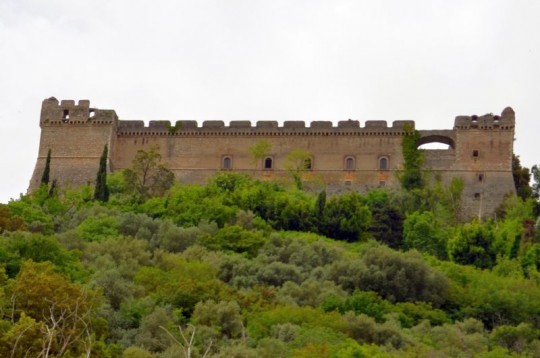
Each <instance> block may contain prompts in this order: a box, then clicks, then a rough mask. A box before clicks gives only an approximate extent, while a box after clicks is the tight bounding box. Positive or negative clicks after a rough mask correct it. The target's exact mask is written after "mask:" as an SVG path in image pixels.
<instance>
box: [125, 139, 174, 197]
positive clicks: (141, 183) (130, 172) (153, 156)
mask: <svg viewBox="0 0 540 358" xmlns="http://www.w3.org/2000/svg"><path fill="white" fill-rule="evenodd" d="M124 180H125V182H126V187H127V188H128V189H130V190H131V191H132V192H133V193H135V194H137V195H138V196H139V197H140V198H141V199H145V198H148V197H149V196H160V195H163V194H164V193H165V192H166V191H167V190H168V189H169V188H170V187H171V186H172V184H173V182H174V174H173V172H171V171H170V170H169V169H167V167H166V166H165V165H164V164H163V163H161V154H159V147H157V146H155V147H152V148H150V149H149V150H148V151H145V150H142V149H140V150H138V151H137V154H136V155H135V158H134V159H133V162H132V165H131V168H129V169H125V170H124Z"/></svg>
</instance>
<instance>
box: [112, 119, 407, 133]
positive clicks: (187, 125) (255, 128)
mask: <svg viewBox="0 0 540 358" xmlns="http://www.w3.org/2000/svg"><path fill="white" fill-rule="evenodd" d="M406 126H407V129H411V128H414V121H404V120H400V121H394V122H393V123H392V126H391V127H389V126H388V124H387V122H386V121H366V122H365V125H364V126H363V127H361V126H360V121H353V120H348V121H339V122H338V124H337V126H334V125H333V123H332V122H330V121H313V122H311V123H309V126H308V125H306V122H304V121H285V122H283V125H282V126H280V125H279V123H278V122H277V121H258V122H256V123H255V125H253V124H252V122H250V121H231V122H230V123H229V125H225V122H223V121H204V122H202V125H201V126H199V125H198V123H197V121H193V120H189V121H186V120H184V121H176V122H175V123H174V125H173V124H172V123H171V122H170V121H150V122H149V124H148V126H145V124H144V121H124V120H120V121H119V122H118V135H123V136H125V135H127V136H133V135H135V136H136V135H143V134H144V135H160V136H161V135H176V136H181V135H194V134H197V133H201V134H209V133H212V134H219V135H239V134H241V135H249V134H252V135H258V134H263V135H264V134H275V135H279V134H288V133H298V134H302V135H308V134H312V135H320V134H325V133H326V134H332V133H334V134H343V133H349V134H358V135H362V134H366V135H374V134H378V135H403V134H404V133H405V128H406Z"/></svg>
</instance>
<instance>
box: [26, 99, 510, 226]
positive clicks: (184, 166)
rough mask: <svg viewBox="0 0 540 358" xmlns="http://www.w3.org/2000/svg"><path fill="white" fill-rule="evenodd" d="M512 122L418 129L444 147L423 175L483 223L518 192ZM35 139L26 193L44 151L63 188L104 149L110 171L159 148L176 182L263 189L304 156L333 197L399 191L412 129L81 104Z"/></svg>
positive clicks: (45, 112) (475, 119) (35, 182)
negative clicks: (244, 180)
mask: <svg viewBox="0 0 540 358" xmlns="http://www.w3.org/2000/svg"><path fill="white" fill-rule="evenodd" d="M514 125H515V116H514V111H513V110H512V109H511V108H506V109H505V110H504V111H503V112H502V114H501V115H500V116H497V115H492V114H487V115H484V116H458V117H456V119H455V122H454V128H453V129H447V130H419V132H420V134H421V138H420V140H419V141H418V146H421V145H424V144H428V143H434V142H436V143H443V144H446V145H448V149H444V150H426V151H425V158H426V169H429V170H431V171H433V172H434V173H435V174H439V175H440V177H441V178H442V179H443V181H446V182H448V181H450V180H451V179H452V178H454V177H457V178H461V179H462V180H463V182H464V192H463V198H462V211H463V215H464V216H467V217H471V216H477V215H479V216H482V217H484V216H488V215H491V214H492V213H493V211H494V209H495V208H496V207H497V206H498V205H499V204H500V203H501V201H502V200H503V197H504V196H505V195H506V194H507V193H509V192H510V193H513V192H515V189H514V184H513V178H512V151H513V149H512V148H513V139H514ZM40 126H41V139H40V148H39V154H38V159H37V163H36V166H35V169H34V174H33V176H32V179H31V182H30V187H29V190H33V189H35V188H36V187H38V186H39V181H40V178H41V174H42V172H43V169H44V163H45V158H46V155H47V151H48V150H49V149H51V153H52V158H51V178H54V179H57V180H58V181H59V183H61V184H64V185H77V184H84V183H93V182H94V180H95V176H96V172H97V168H98V164H99V157H100V155H101V153H102V151H103V147H104V146H105V145H108V146H109V158H108V165H109V170H111V171H112V170H121V169H124V168H127V167H129V166H130V165H131V162H132V160H133V158H134V156H135V154H136V153H137V151H138V150H140V149H144V150H148V149H150V148H159V151H160V154H161V155H162V158H163V159H164V160H165V162H166V163H167V165H168V167H169V168H170V169H171V170H172V171H173V172H174V173H175V176H176V178H177V179H178V180H180V181H182V182H189V183H204V182H206V181H207V180H208V179H209V178H210V177H211V176H212V175H214V174H215V173H216V172H218V171H222V170H232V171H237V172H243V173H247V174H249V175H251V176H253V177H256V178H260V179H263V180H276V181H281V182H286V181H288V180H290V175H289V172H288V168H289V167H290V165H289V164H288V160H287V155H288V154H289V153H291V152H292V151H294V150H297V149H302V150H304V152H306V153H309V158H308V160H309V168H308V169H307V170H305V171H304V173H303V178H302V179H303V180H304V182H305V183H306V186H307V187H310V186H312V187H316V188H321V187H325V188H326V189H327V190H328V191H329V192H341V191H348V190H356V191H360V192H365V191H367V190H369V189H371V188H376V187H381V186H385V187H389V188H397V187H399V182H398V179H397V174H398V173H399V172H400V171H401V169H402V168H403V153H402V146H401V143H402V140H403V136H405V135H407V134H408V133H410V131H412V130H414V126H415V124H414V122H413V121H409V120H406V121H403V120H401V121H393V122H392V124H391V126H389V125H388V123H387V122H386V121H366V122H364V125H363V126H362V125H361V123H360V121H357V120H346V121H339V122H338V123H337V125H334V124H333V123H332V122H330V121H315V122H311V123H309V124H306V123H305V122H303V121H286V122H284V123H283V125H281V126H280V125H279V124H278V122H277V121H259V122H256V123H254V124H253V123H251V122H250V121H231V122H230V123H229V125H225V123H224V122H223V121H204V122H203V123H202V125H200V126H199V124H198V123H197V122H196V121H193V120H183V121H176V122H174V123H172V122H170V121H150V122H149V124H148V126H145V124H144V122H143V121H133V120H119V119H118V117H117V115H116V113H115V112H114V111H113V110H100V109H96V108H92V107H90V102H89V101H87V100H81V101H79V102H78V103H77V104H76V103H75V101H61V102H59V101H58V100H56V99H55V98H49V99H46V100H44V101H43V105H42V110H41V117H40ZM263 140H264V141H267V142H268V143H270V144H271V149H270V150H269V152H268V153H267V155H265V156H264V157H262V158H259V159H258V160H257V161H255V162H254V161H253V158H252V157H251V155H250V148H252V147H253V146H254V145H256V144H257V143H259V142H261V141H263Z"/></svg>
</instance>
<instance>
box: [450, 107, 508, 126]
mask: <svg viewBox="0 0 540 358" xmlns="http://www.w3.org/2000/svg"><path fill="white" fill-rule="evenodd" d="M515 124H516V120H515V113H514V110H513V109H512V108H510V107H506V108H505V109H504V110H503V111H502V113H501V115H500V116H498V115H493V114H492V113H488V114H485V115H483V116H477V115H472V116H457V117H456V120H455V122H454V128H455V129H503V130H508V129H514V126H515Z"/></svg>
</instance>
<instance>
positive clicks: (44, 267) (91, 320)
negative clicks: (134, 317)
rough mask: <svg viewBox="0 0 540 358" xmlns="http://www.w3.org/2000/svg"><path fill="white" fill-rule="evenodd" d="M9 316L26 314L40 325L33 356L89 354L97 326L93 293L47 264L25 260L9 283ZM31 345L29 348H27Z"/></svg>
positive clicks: (19, 317) (15, 316) (16, 317)
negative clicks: (38, 347)
mask: <svg viewBox="0 0 540 358" xmlns="http://www.w3.org/2000/svg"><path fill="white" fill-rule="evenodd" d="M10 291H11V292H10V294H11V297H13V300H14V301H13V303H12V312H11V317H12V319H13V320H16V321H19V320H23V319H24V317H25V316H27V317H29V318H31V319H33V320H35V322H36V323H38V324H39V325H40V327H41V329H40V333H41V336H40V337H39V342H40V343H41V344H40V347H41V351H40V353H39V354H37V355H35V356H36V357H38V356H41V357H51V356H54V357H62V356H64V355H65V356H81V355H82V354H83V352H84V353H85V355H86V354H88V356H90V352H91V351H92V346H94V343H95V341H94V340H95V337H96V335H98V336H99V335H101V334H103V333H104V332H99V331H96V330H95V328H98V327H99V324H98V321H97V317H96V315H95V312H96V309H97V306H98V304H99V303H100V302H99V301H100V300H99V296H98V294H97V293H96V292H94V291H91V290H88V289H85V288H83V287H81V286H79V285H77V284H73V283H71V282H69V281H68V280H67V279H66V278H64V277H63V276H61V275H59V274H57V273H55V272H54V268H53V266H52V265H51V264H49V263H34V262H32V261H27V262H25V263H24V264H23V265H22V267H21V271H20V273H19V274H18V275H17V277H16V279H15V280H14V282H13V284H12V285H11V286H10ZM28 348H30V347H28Z"/></svg>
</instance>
